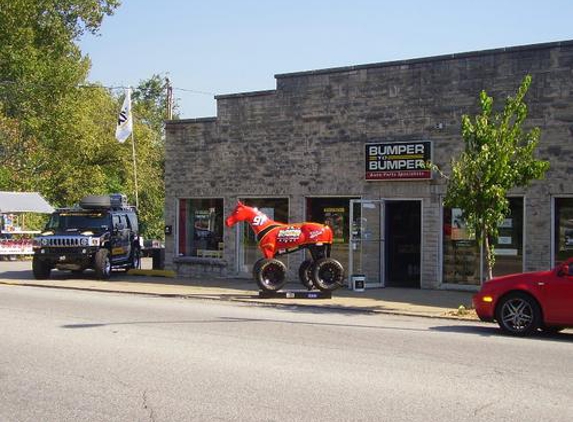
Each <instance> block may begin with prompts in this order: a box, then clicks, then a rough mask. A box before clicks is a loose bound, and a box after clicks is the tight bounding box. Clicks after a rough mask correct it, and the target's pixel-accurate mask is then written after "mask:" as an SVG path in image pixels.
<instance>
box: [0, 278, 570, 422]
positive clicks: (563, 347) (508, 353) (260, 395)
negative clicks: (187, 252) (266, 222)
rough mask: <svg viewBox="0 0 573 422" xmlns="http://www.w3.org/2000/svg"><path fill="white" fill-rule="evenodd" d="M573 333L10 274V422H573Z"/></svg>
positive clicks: (3, 315)
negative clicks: (42, 282)
mask: <svg viewBox="0 0 573 422" xmlns="http://www.w3.org/2000/svg"><path fill="white" fill-rule="evenodd" d="M572 356H573V335H572V334H571V333H570V332H569V333H565V334H560V335H555V336H552V337H537V338H528V339H519V338H509V337H504V336H502V335H500V334H499V331H498V330H497V328H496V327H495V326H494V325H486V324H481V323H477V322H474V323H471V322H458V321H449V320H443V319H430V318H410V317H396V316H390V315H380V314H378V315H367V314H359V313H344V312H340V311H338V312H332V311H321V310H314V311H313V310H308V309H297V308H295V307H292V308H281V309H277V308H268V307H259V306H251V305H241V304H236V303H234V304H232V303H224V302H219V301H201V300H189V299H172V298H170V299H168V298H159V297H146V296H133V295H126V294H123V295H121V294H106V293H97V292H80V291H68V290H56V289H41V288H32V287H11V286H0V420H2V421H40V420H41V421H187V420H197V421H207V420H209V421H211V420H221V421H230V420H233V421H306V420H308V421H326V420H328V421H359V420H360V421H393V422H394V421H571V420H573V400H572V397H573V383H572V382H571V379H573V365H572V364H573V358H572Z"/></svg>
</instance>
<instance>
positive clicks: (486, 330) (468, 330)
mask: <svg viewBox="0 0 573 422" xmlns="http://www.w3.org/2000/svg"><path fill="white" fill-rule="evenodd" d="M430 330H432V331H440V332H443V333H458V334H473V335H479V336H483V337H493V336H506V335H505V334H503V332H502V331H501V330H500V329H499V328H498V327H497V326H496V325H494V324H491V325H487V326H485V325H484V326H479V325H442V326H435V327H430ZM507 337H508V338H511V336H507ZM526 338H527V339H530V340H533V341H536V340H537V341H557V342H567V343H570V342H573V333H572V332H571V331H569V332H562V333H545V332H541V331H540V332H538V333H537V334H536V335H533V336H530V337H526Z"/></svg>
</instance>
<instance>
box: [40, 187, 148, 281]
mask: <svg viewBox="0 0 573 422" xmlns="http://www.w3.org/2000/svg"><path fill="white" fill-rule="evenodd" d="M139 262H140V241H139V227H138V221H137V212H136V210H135V208H134V207H130V206H128V205H127V198H126V196H125V195H121V194H111V195H109V196H86V197H85V198H84V199H82V201H81V202H80V204H79V206H76V207H73V208H61V209H58V210H56V211H55V212H54V213H53V214H52V215H51V217H50V220H49V221H48V223H47V225H46V228H45V229H44V231H43V232H42V234H41V235H40V236H38V237H36V238H35V239H34V259H33V262H32V268H33V271H34V277H35V278H36V279H47V278H49V277H50V272H51V270H52V269H53V268H57V269H58V270H68V271H72V272H74V273H77V274H81V273H82V272H83V271H84V270H86V269H93V270H95V273H96V277H97V278H99V279H108V278H109V277H110V275H111V270H112V269H117V268H121V269H125V270H129V269H131V268H138V267H139Z"/></svg>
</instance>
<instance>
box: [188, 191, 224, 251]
mask: <svg viewBox="0 0 573 422" xmlns="http://www.w3.org/2000/svg"><path fill="white" fill-rule="evenodd" d="M178 235H179V256H194V257H200V258H222V257H223V200H222V199H180V200H179V233H178Z"/></svg>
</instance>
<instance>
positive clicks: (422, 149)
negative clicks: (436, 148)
mask: <svg viewBox="0 0 573 422" xmlns="http://www.w3.org/2000/svg"><path fill="white" fill-rule="evenodd" d="M365 147H366V180H403V179H418V180H419V179H423V180H426V179H431V178H432V172H431V170H430V169H428V168H426V162H428V161H430V160H431V159H432V143H431V141H410V142H387V143H376V144H366V145H365Z"/></svg>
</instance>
